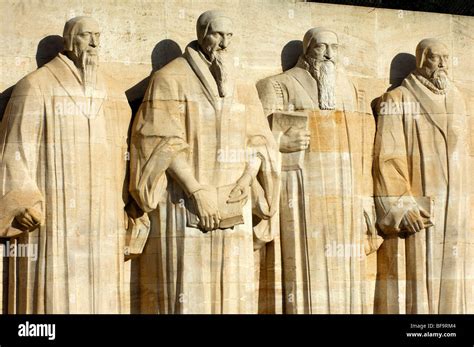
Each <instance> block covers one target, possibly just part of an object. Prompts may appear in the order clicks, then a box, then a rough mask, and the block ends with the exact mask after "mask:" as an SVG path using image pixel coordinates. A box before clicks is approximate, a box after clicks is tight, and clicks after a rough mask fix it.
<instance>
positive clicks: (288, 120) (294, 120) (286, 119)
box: [272, 111, 309, 171]
mask: <svg viewBox="0 0 474 347" xmlns="http://www.w3.org/2000/svg"><path fill="white" fill-rule="evenodd" d="M308 120H309V115H308V112H304V111H284V112H274V113H273V115H272V131H273V133H274V134H275V135H276V136H278V137H280V136H281V135H283V134H284V133H285V132H287V131H288V129H290V128H293V129H298V130H306V129H308ZM280 134H281V135H280ZM304 155H305V151H298V152H293V153H281V168H282V170H283V171H289V170H299V169H302V168H303V164H304Z"/></svg>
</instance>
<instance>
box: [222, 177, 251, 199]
mask: <svg viewBox="0 0 474 347" xmlns="http://www.w3.org/2000/svg"><path fill="white" fill-rule="evenodd" d="M251 183H252V177H251V176H250V175H249V174H244V175H242V177H241V178H240V179H239V180H238V181H237V183H236V184H235V186H234V188H233V189H232V191H231V192H230V194H229V200H227V203H233V202H238V201H241V203H242V205H245V203H246V202H247V199H248V197H249V193H250V184H251Z"/></svg>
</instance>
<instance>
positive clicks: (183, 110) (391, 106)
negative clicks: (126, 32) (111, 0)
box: [0, 11, 474, 314]
mask: <svg viewBox="0 0 474 347" xmlns="http://www.w3.org/2000/svg"><path fill="white" fill-rule="evenodd" d="M233 29H234V25H233V20H232V19H231V18H230V17H228V16H227V15H225V14H224V13H222V12H220V11H207V12H204V13H203V14H201V16H200V17H199V18H198V19H197V23H196V34H197V40H196V41H193V42H191V43H190V44H189V45H188V46H187V47H186V50H185V53H184V54H182V55H181V56H179V57H178V58H176V59H175V60H173V61H171V62H170V63H169V64H167V65H165V66H164V67H161V66H160V69H159V70H158V71H157V72H155V73H154V74H153V75H152V76H151V78H150V83H149V86H148V89H147V91H146V93H145V96H144V98H143V102H142V103H141V106H140V108H139V110H138V112H137V114H136V117H135V118H134V121H133V124H131V119H132V117H131V109H130V106H129V103H128V102H127V99H126V97H125V94H124V91H123V90H119V88H118V86H117V85H116V83H115V82H113V81H112V80H111V79H110V78H108V77H107V76H105V75H104V74H103V73H102V72H101V68H100V66H99V43H100V40H101V38H100V35H101V30H100V28H99V25H98V23H97V22H96V21H95V20H94V19H92V18H90V17H83V16H81V17H76V18H73V19H71V20H69V21H68V22H66V24H65V27H64V33H63V39H64V51H63V52H61V53H60V54H58V55H57V56H56V57H55V58H54V59H53V60H52V61H50V62H49V63H46V64H45V65H44V66H41V67H40V68H38V70H36V71H34V72H32V73H30V74H29V75H27V76H26V77H24V78H23V79H22V80H21V81H20V82H18V84H17V85H16V86H15V88H14V90H13V94H12V95H11V99H10V101H9V103H8V105H7V108H6V111H5V113H4V115H3V119H2V121H1V125H0V159H1V161H0V238H1V239H2V241H3V240H6V241H3V242H2V243H3V244H2V248H0V250H2V251H3V250H7V249H9V247H10V246H14V247H15V249H16V250H21V249H23V250H25V251H26V252H28V253H30V252H31V254H30V256H29V257H13V256H12V257H10V258H9V259H8V260H6V257H5V258H3V259H0V260H1V261H2V264H4V263H7V262H8V266H9V269H8V293H6V296H7V300H3V297H4V294H3V293H2V295H1V296H0V298H1V299H2V301H6V302H8V310H7V311H8V313H20V314H22V313H27V314H29V313H128V312H130V303H131V301H133V303H135V297H133V300H132V298H131V297H132V296H133V295H135V293H138V295H137V296H138V297H139V298H138V300H137V302H138V306H139V307H138V308H134V311H136V312H140V313H152V314H157V313H159V314H164V313H198V314H202V313H373V312H375V313H474V262H473V261H472V260H473V259H474V232H473V230H474V229H473V225H472V217H471V216H470V207H471V206H473V204H472V201H471V199H470V194H472V193H471V192H472V191H473V187H472V184H471V182H470V179H469V174H470V170H472V167H470V165H471V161H472V153H474V151H473V149H472V148H471V146H472V144H470V138H469V136H470V134H469V133H468V132H469V122H468V120H469V117H468V112H467V111H466V106H465V103H464V100H463V97H462V95H461V94H460V92H459V90H458V89H457V88H456V86H455V85H454V84H453V82H452V81H451V80H450V79H449V77H448V76H449V73H448V71H449V70H448V61H449V50H448V48H447V46H446V45H444V44H443V43H441V42H440V41H438V40H436V39H425V40H422V41H421V42H420V43H419V44H418V46H417V48H416V70H414V71H413V72H412V73H411V74H410V75H409V76H408V77H406V78H405V80H404V81H403V83H402V85H401V86H399V87H398V88H395V89H393V90H391V89H392V88H391V89H390V91H389V92H387V93H385V94H384V95H383V96H382V97H381V98H380V100H379V101H378V103H377V104H376V107H375V111H376V114H377V125H376V122H375V119H374V117H373V115H372V114H371V113H370V112H369V111H368V112H366V111H365V107H364V106H363V103H364V101H363V91H361V90H359V89H358V88H357V87H356V86H355V84H354V83H352V81H350V80H349V78H348V77H347V76H346V74H345V72H344V69H343V66H342V64H341V63H340V59H339V53H338V51H339V39H338V35H337V34H336V33H335V32H333V31H331V30H329V29H327V28H313V29H310V30H309V31H308V32H307V33H306V34H305V35H304V38H303V53H302V54H301V56H300V57H299V60H298V62H297V64H296V66H294V67H293V68H291V69H289V70H287V71H285V72H283V73H281V74H278V75H276V76H270V77H267V78H265V79H263V80H261V81H259V82H258V83H257V86H256V87H255V85H254V84H253V81H251V80H247V79H245V78H242V77H241V76H240V75H239V73H238V72H239V71H237V70H236V69H235V67H236V60H234V55H233V54H232V47H233V46H232V45H231V42H232V38H233ZM172 42H174V41H172ZM176 46H177V44H176ZM178 49H179V46H178ZM179 52H181V50H180V49H179ZM361 92H362V94H361ZM140 96H141V95H140ZM138 100H141V98H140V99H138ZM139 103H140V102H138V103H137V106H138V105H139ZM262 106H263V107H262ZM130 126H131V128H130ZM376 128H377V131H376ZM129 129H131V137H130V143H127V140H128V133H129ZM374 139H375V144H374ZM128 150H129V151H130V153H129V152H128ZM470 155H471V158H470V157H469V156H470ZM129 158H130V164H129V165H128V167H127V160H128V159H129ZM280 188H281V189H280ZM150 224H151V227H150ZM127 229H128V233H127V232H126V230H127ZM379 234H380V235H382V236H383V238H382V237H381V236H379ZM382 241H383V243H382ZM5 242H6V244H5ZM124 252H125V254H124ZM374 252H377V279H376V283H375V303H374V302H373V301H374V300H373V294H374V293H373V290H372V287H371V286H370V285H369V282H370V281H373V279H369V278H368V276H367V273H366V265H367V264H366V263H367V255H369V254H371V253H374ZM374 256H375V254H374ZM129 258H134V260H133V261H134V263H133V267H132V266H130V267H128V266H129V265H130V264H127V263H126V262H125V261H126V260H127V259H129ZM130 268H131V269H132V270H131V271H132V273H130ZM2 278H5V276H3V277H2ZM135 280H136V281H137V283H134V281H135ZM2 281H3V280H2ZM0 284H3V282H2V283H0ZM135 284H137V287H138V290H137V291H136V292H135V290H136V288H132V291H133V292H134V294H133V295H132V294H131V292H130V291H131V288H130V287H133V286H134V285H135ZM371 285H372V286H373V282H372V283H371ZM4 287H5V286H3V288H2V289H1V290H2V291H4ZM373 305H375V309H374V310H372V306H373Z"/></svg>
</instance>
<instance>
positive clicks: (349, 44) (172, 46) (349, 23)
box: [0, 0, 474, 312]
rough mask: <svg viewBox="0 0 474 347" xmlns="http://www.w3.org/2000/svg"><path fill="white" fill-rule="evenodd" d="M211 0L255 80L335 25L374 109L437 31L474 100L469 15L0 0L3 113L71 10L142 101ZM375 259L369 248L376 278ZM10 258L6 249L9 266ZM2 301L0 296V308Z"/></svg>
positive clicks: (261, 2)
mask: <svg viewBox="0 0 474 347" xmlns="http://www.w3.org/2000/svg"><path fill="white" fill-rule="evenodd" d="M208 9H223V10H225V11H226V12H227V13H228V14H229V15H230V16H231V17H233V18H234V19H235V32H234V40H233V43H232V46H231V47H232V49H233V50H234V53H235V56H236V59H235V64H236V65H238V66H239V71H240V73H241V74H242V76H245V77H246V78H248V79H250V80H252V81H255V82H256V81H258V80H259V79H261V78H263V77H266V76H269V75H272V74H275V73H278V72H280V71H281V70H282V69H287V68H289V67H291V66H292V64H294V62H295V61H296V58H297V56H298V54H299V51H300V50H301V39H302V37H303V35H304V33H305V32H306V30H307V29H309V28H311V27H315V26H325V27H329V28H330V29H333V30H334V31H336V32H337V33H338V34H339V40H340V44H341V48H340V51H339V57H340V62H342V64H344V66H345V70H346V71H347V73H348V74H349V75H350V76H351V77H353V79H354V81H355V82H356V84H357V85H358V87H359V89H361V90H363V91H364V95H365V104H366V107H367V109H368V110H370V104H371V102H372V101H373V99H374V98H376V97H378V96H380V95H381V94H382V93H383V92H385V91H386V90H387V89H388V88H390V87H393V86H395V85H397V84H398V83H400V81H401V79H403V78H404V77H405V76H406V74H407V73H408V72H409V71H410V70H412V69H413V68H414V61H415V58H414V51H415V47H416V44H417V43H418V42H419V41H420V40H421V39H423V38H427V37H434V38H438V39H440V40H442V41H443V42H444V43H445V44H446V45H447V46H448V47H449V48H450V49H451V61H450V70H451V77H452V79H453V80H454V82H455V83H456V84H457V86H458V87H459V88H460V89H461V91H462V92H463V93H464V96H465V100H466V104H467V106H468V109H469V110H470V113H471V114H472V111H473V110H474V83H473V82H474V73H473V72H474V64H473V63H472V62H473V59H474V55H473V53H474V51H473V50H474V38H473V36H472V33H473V32H474V18H470V17H463V16H454V15H445V14H434V13H424V12H409V11H396V10H383V9H372V8H367V7H353V6H341V5H329V4H318V3H305V2H298V1H296V2H295V1H289V0H286V1H285V0H277V1H273V0H258V1H249V0H240V1H239V0H212V1H206V0H202V1H200V0H176V1H166V0H142V1H127V0H115V1H114V0H105V1H97V0H64V1H59V0H56V1H53V0H41V1H38V0H29V1H20V0H17V1H10V0H0V16H1V22H2V25H1V26H0V30H1V31H0V46H1V47H2V49H1V51H0V64H1V70H0V71H1V75H0V92H2V93H1V96H0V116H1V115H3V110H4V107H5V105H6V102H7V101H8V97H9V95H10V93H11V89H12V87H13V86H14V85H15V83H17V81H18V80H20V79H21V78H22V77H23V76H25V75H26V74H28V73H29V72H31V71H33V70H35V69H36V68H37V67H39V66H41V65H43V64H44V63H46V62H47V61H49V59H51V58H52V57H53V56H54V55H55V53H56V52H57V51H58V50H59V49H60V46H61V45H60V42H61V41H60V37H59V36H60V35H61V34H62V30H63V26H64V23H65V21H66V20H68V19H70V18H72V17H74V16H78V15H89V16H92V17H94V18H95V19H97V20H98V21H99V23H100V24H101V26H102V36H101V65H102V68H103V69H104V70H105V71H106V73H107V74H108V75H110V76H111V78H114V79H115V80H116V82H117V84H118V85H119V86H121V88H122V89H123V91H124V92H126V93H127V96H128V98H129V101H130V103H131V105H132V106H133V108H136V107H137V105H138V104H139V102H140V98H141V96H142V95H143V92H144V89H145V88H146V85H147V81H148V76H149V75H150V73H151V72H152V71H153V70H156V69H159V68H160V67H162V66H163V65H165V64H166V63H167V62H169V61H170V60H172V59H173V58H175V57H176V56H178V55H179V54H181V52H182V51H183V50H184V48H185V47H186V45H187V43H188V42H190V41H191V40H194V39H195V22H196V19H197V17H198V16H199V14H200V13H202V12H203V11H205V10H208ZM473 148H474V146H473ZM473 155H474V153H473ZM374 262H375V257H374V256H372V257H371V268H372V270H371V276H372V279H374V278H375V277H374V276H375V267H374ZM5 266H6V262H5V259H4V258H3V257H0V269H2V273H3V274H4V276H5V274H6V271H5ZM4 276H3V278H4ZM4 280H5V278H4V279H3V281H4ZM3 283H4V282H3ZM0 285H3V284H2V281H1V277H0ZM0 293H1V291H0ZM2 302H4V300H2V298H0V312H1V311H2V310H3V309H4V307H3V308H2Z"/></svg>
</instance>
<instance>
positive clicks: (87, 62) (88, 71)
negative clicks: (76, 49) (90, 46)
mask: <svg viewBox="0 0 474 347" xmlns="http://www.w3.org/2000/svg"><path fill="white" fill-rule="evenodd" d="M80 61H81V72H82V77H83V80H82V83H83V85H84V88H86V89H94V88H95V86H96V84H97V67H98V66H99V59H98V56H97V55H96V54H89V53H88V52H87V51H84V52H83V53H82V54H81V56H80Z"/></svg>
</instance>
